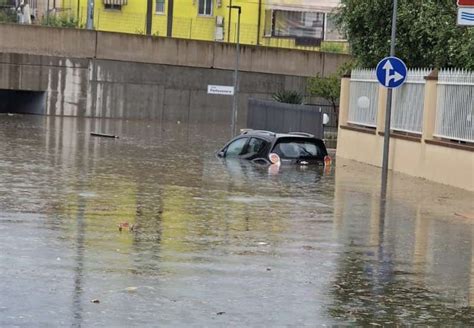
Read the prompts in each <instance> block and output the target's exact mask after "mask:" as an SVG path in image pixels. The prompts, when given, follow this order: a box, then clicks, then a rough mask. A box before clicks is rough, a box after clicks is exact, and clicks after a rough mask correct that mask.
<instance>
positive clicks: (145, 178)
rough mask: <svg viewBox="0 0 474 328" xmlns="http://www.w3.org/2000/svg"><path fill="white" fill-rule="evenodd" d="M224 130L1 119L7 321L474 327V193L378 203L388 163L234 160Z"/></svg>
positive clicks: (0, 255)
mask: <svg viewBox="0 0 474 328" xmlns="http://www.w3.org/2000/svg"><path fill="white" fill-rule="evenodd" d="M91 131H92V132H103V133H110V134H115V135H118V136H119V137H120V138H119V139H106V138H97V137H92V136H90V132H91ZM227 135H228V131H227V127H223V126H220V127H213V126H187V125H181V124H164V125H163V124H159V123H157V122H136V121H135V122H134V121H114V120H83V119H73V118H45V117H35V116H13V117H10V116H0V276H1V279H0V326H2V327H4V326H25V327H28V326H35V327H39V326H84V327H90V326H100V327H104V326H108V327H132V326H137V327H138V326H139V327H145V326H148V327H151V326H153V327H156V326H199V327H201V326H283V325H289V326H302V325H309V326H322V325H335V324H358V325H369V324H372V325H393V324H398V325H400V324H428V325H439V324H444V325H447V324H451V325H466V324H472V322H474V309H473V307H472V306H474V239H473V237H474V234H473V231H474V230H473V223H474V222H473V221H470V220H469V219H467V218H465V216H466V215H467V216H469V215H472V214H471V213H472V212H473V211H474V209H473V207H472V201H473V194H472V193H468V192H465V191H462V190H458V189H453V188H449V187H446V186H441V185H438V184H432V183H429V182H427V181H423V180H418V179H414V178H411V177H408V176H404V175H396V174H395V175H393V176H391V183H390V187H389V194H388V198H387V201H386V202H381V201H380V197H379V189H380V187H379V185H378V177H379V174H380V172H379V170H378V169H376V168H373V167H368V166H364V165H361V164H357V163H354V162H349V161H343V160H338V161H337V167H336V168H334V167H333V168H332V169H331V170H329V171H324V170H322V169H299V168H283V169H280V171H279V172H275V171H272V172H269V171H268V170H267V169H266V168H259V167H254V166H252V165H248V164H246V163H239V162H222V161H220V160H218V159H216V158H215V157H214V151H215V150H216V149H217V148H218V147H219V146H221V145H222V144H223V143H224V142H225V141H226V139H227ZM125 222H126V223H128V224H129V226H130V225H132V224H134V231H130V229H129V228H127V227H125V226H124V227H123V229H122V231H119V229H118V225H120V224H121V223H122V224H123V223H125ZM93 300H95V302H92V301H93Z"/></svg>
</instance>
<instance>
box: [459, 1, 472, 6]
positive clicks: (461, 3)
mask: <svg viewBox="0 0 474 328" xmlns="http://www.w3.org/2000/svg"><path fill="white" fill-rule="evenodd" d="M458 6H460V7H462V6H474V0H458Z"/></svg>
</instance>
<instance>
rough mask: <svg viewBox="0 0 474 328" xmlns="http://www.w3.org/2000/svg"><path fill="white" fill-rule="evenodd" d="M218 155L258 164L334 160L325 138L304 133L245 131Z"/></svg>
mask: <svg viewBox="0 0 474 328" xmlns="http://www.w3.org/2000/svg"><path fill="white" fill-rule="evenodd" d="M217 156H218V157H221V158H241V159H245V160H249V161H252V162H255V163H258V164H277V165H280V164H297V165H314V164H316V165H328V164H329V163H330V162H331V158H330V157H329V156H328V152H327V150H326V146H325V145H324V142H323V140H321V139H318V138H315V137H314V136H313V135H312V134H309V133H304V132H288V133H275V132H271V131H262V130H244V131H243V132H242V133H241V134H240V135H239V136H237V137H235V138H233V139H232V140H230V141H229V142H228V143H227V144H226V145H225V146H224V147H223V148H222V149H221V150H220V151H219V152H218V153H217Z"/></svg>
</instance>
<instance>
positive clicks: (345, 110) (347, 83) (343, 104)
mask: <svg viewBox="0 0 474 328" xmlns="http://www.w3.org/2000/svg"><path fill="white" fill-rule="evenodd" d="M350 90H351V77H350V75H344V76H343V77H342V78H341V95H340V97H339V127H341V125H347V119H348V117H349V100H350Z"/></svg>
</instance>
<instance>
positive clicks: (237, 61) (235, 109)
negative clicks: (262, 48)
mask: <svg viewBox="0 0 474 328" xmlns="http://www.w3.org/2000/svg"><path fill="white" fill-rule="evenodd" d="M229 8H230V9H237V10H238V18H237V44H236V48H235V71H234V99H233V104H232V125H231V129H232V131H231V136H232V137H234V136H235V125H236V122H237V113H238V102H239V64H240V14H241V13H242V8H241V7H240V6H229Z"/></svg>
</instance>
